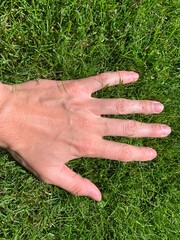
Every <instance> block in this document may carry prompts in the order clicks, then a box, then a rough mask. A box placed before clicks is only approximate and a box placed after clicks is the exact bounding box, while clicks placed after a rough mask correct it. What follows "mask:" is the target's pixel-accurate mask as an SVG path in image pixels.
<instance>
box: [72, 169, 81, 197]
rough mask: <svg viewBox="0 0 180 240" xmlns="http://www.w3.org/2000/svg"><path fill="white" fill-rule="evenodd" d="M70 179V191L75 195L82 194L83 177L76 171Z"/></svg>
mask: <svg viewBox="0 0 180 240" xmlns="http://www.w3.org/2000/svg"><path fill="white" fill-rule="evenodd" d="M79 177H80V179H79ZM72 179H73V181H72V182H73V183H74V184H73V186H72V188H71V191H72V193H73V194H74V195H76V196H82V195H83V194H84V178H82V177H81V176H79V175H78V174H77V173H74V175H73V176H72ZM77 183H78V184H77Z"/></svg>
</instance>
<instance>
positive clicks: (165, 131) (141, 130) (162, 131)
mask: <svg viewBox="0 0 180 240" xmlns="http://www.w3.org/2000/svg"><path fill="white" fill-rule="evenodd" d="M101 119H102V123H101V125H100V126H101V127H100V131H101V132H100V134H101V135H102V136H122V137H165V136H167V135H169V134H170V132H171V128H170V127H168V126H166V125H163V124H148V123H141V122H137V121H132V120H122V119H108V118H101Z"/></svg>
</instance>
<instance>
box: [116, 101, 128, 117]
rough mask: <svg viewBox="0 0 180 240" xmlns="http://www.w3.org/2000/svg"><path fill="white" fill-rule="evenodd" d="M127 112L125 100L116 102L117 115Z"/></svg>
mask: <svg viewBox="0 0 180 240" xmlns="http://www.w3.org/2000/svg"><path fill="white" fill-rule="evenodd" d="M125 110H126V101H125V100H124V99H119V100H116V111H117V113H118V114H119V113H124V112H125Z"/></svg>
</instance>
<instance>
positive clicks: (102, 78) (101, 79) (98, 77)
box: [95, 73, 108, 87]
mask: <svg viewBox="0 0 180 240" xmlns="http://www.w3.org/2000/svg"><path fill="white" fill-rule="evenodd" d="M107 76H108V73H100V74H98V75H96V76H95V80H96V81H98V82H100V83H101V84H102V87H105V86H104V82H106V79H107Z"/></svg>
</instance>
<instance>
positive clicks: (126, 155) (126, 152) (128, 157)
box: [118, 145, 132, 162]
mask: <svg viewBox="0 0 180 240" xmlns="http://www.w3.org/2000/svg"><path fill="white" fill-rule="evenodd" d="M118 154H119V156H118V157H119V159H121V160H122V161H126V162H127V161H132V152H131V149H130V147H129V146H127V145H124V146H122V149H121V150H120V151H119V153H118Z"/></svg>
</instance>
